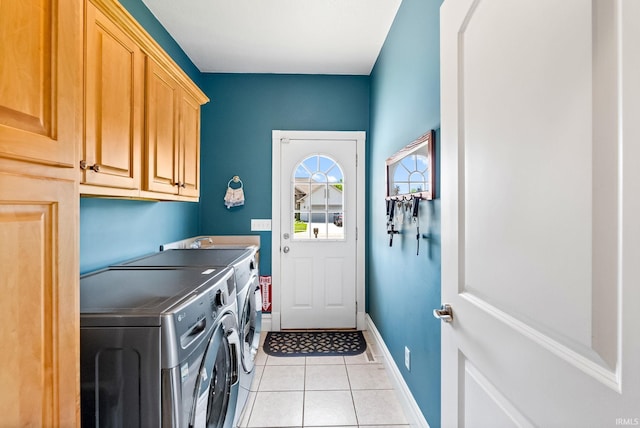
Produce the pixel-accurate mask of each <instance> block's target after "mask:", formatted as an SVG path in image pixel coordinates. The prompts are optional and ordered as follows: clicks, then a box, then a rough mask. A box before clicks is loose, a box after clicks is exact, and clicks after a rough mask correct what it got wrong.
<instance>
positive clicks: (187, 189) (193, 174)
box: [178, 91, 200, 197]
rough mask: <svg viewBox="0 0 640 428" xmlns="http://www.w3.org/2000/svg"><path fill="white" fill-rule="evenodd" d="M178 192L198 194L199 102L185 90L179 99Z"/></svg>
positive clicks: (190, 194) (189, 194)
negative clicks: (179, 183) (179, 184)
mask: <svg viewBox="0 0 640 428" xmlns="http://www.w3.org/2000/svg"><path fill="white" fill-rule="evenodd" d="M180 147H181V152H180V156H179V164H178V165H179V168H178V177H179V178H180V180H179V181H180V182H181V183H182V185H181V186H180V194H181V195H184V196H193V197H198V196H199V195H200V103H199V102H198V101H197V100H196V99H195V98H193V97H192V96H191V95H190V94H189V93H187V92H186V91H183V92H182V97H181V99H180Z"/></svg>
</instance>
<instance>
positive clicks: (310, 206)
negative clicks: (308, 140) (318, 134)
mask: <svg viewBox="0 0 640 428" xmlns="http://www.w3.org/2000/svg"><path fill="white" fill-rule="evenodd" d="M294 171H295V172H294V174H293V179H292V183H291V186H292V188H293V191H292V192H291V194H292V195H293V201H292V204H291V206H292V207H293V210H292V213H291V216H292V222H291V224H292V229H293V230H292V231H291V236H293V239H295V240H343V239H344V227H343V223H344V218H345V212H344V190H345V187H344V186H345V183H344V174H343V173H342V168H340V166H339V165H338V163H337V162H336V161H335V160H333V159H331V158H330V157H327V156H323V155H313V156H309V157H308V158H306V159H305V160H303V161H302V162H300V163H299V164H298V165H297V166H296V168H295V169H294Z"/></svg>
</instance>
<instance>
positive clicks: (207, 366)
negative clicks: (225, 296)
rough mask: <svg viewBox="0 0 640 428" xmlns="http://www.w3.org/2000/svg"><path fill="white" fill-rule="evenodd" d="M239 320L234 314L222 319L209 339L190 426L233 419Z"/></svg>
mask: <svg viewBox="0 0 640 428" xmlns="http://www.w3.org/2000/svg"><path fill="white" fill-rule="evenodd" d="M238 345H239V338H238V333H237V322H236V321H235V316H234V315H233V314H227V315H225V316H224V317H223V318H221V320H220V323H219V325H218V326H217V327H216V329H215V331H214V333H213V334H212V336H211V339H210V340H209V346H207V350H206V351H205V355H204V358H203V359H202V364H201V366H200V371H199V373H198V379H197V381H196V388H195V396H194V401H193V406H192V410H191V416H190V418H189V427H194V428H202V427H207V428H222V427H225V426H228V425H229V424H230V423H231V421H233V418H234V413H235V406H236V403H235V402H233V399H234V397H235V394H233V393H232V391H233V388H234V385H235V386H236V388H237V382H238V364H237V359H238Z"/></svg>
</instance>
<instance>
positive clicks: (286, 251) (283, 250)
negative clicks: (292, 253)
mask: <svg viewBox="0 0 640 428" xmlns="http://www.w3.org/2000/svg"><path fill="white" fill-rule="evenodd" d="M282 252H283V253H285V254H286V253H288V252H289V247H288V246H284V247H283V248H282Z"/></svg>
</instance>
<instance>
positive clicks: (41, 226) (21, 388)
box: [0, 2, 80, 427]
mask: <svg viewBox="0 0 640 428" xmlns="http://www.w3.org/2000/svg"><path fill="white" fill-rule="evenodd" d="M5 3H6V2H5ZM7 162H10V161H7V160H6V159H5V160H3V159H0V182H1V183H2V185H0V242H2V245H0V293H1V295H2V308H3V309H2V311H0V338H2V346H1V347H0V361H2V366H3V368H2V369H1V370H0V385H2V388H0V415H2V416H1V417H0V418H1V419H2V422H1V423H0V425H2V426H8V427H17V426H20V427H26V426H30V427H72V426H79V417H78V416H79V406H78V402H79V401H78V400H79V394H78V391H79V389H78V388H79V352H80V344H79V332H80V327H79V322H78V319H79V318H78V311H79V309H78V307H79V303H78V289H79V288H78V287H79V280H78V270H79V267H78V234H77V228H78V195H77V184H76V182H74V181H73V180H60V179H56V178H51V177H42V178H39V177H32V176H27V175H24V176H21V175H19V174H17V173H13V174H12V173H7V172H5V171H6V168H5V167H4V165H5V164H6V163H7ZM56 169H58V168H56ZM67 175H69V174H67Z"/></svg>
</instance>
